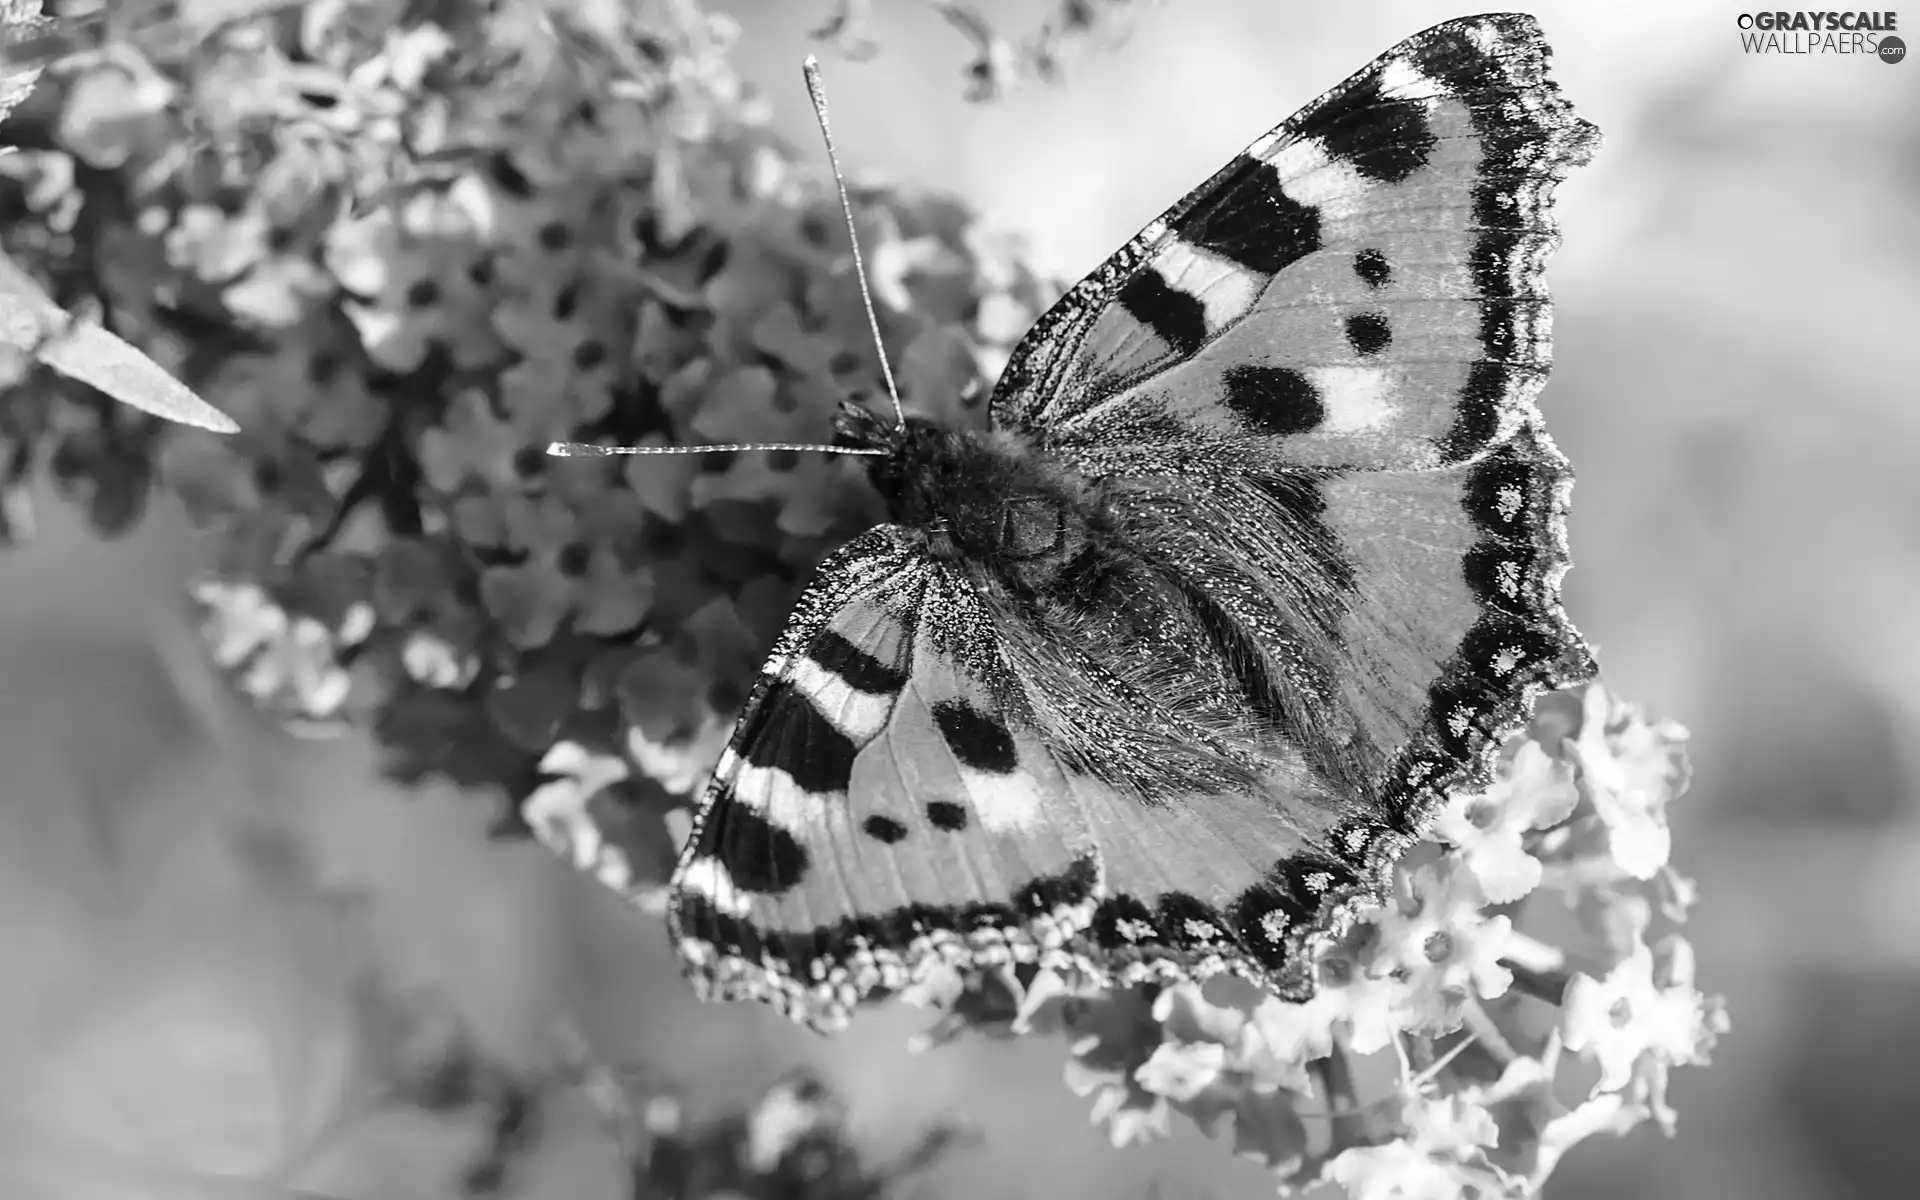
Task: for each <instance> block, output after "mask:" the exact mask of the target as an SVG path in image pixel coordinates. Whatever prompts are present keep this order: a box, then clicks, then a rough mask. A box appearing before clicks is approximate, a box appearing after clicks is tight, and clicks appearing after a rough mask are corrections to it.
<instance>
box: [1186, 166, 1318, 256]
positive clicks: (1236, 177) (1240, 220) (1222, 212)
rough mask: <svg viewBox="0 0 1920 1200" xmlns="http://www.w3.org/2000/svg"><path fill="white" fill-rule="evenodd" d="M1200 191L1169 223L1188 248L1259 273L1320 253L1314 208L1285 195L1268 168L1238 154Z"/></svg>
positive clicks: (1316, 213) (1315, 209)
mask: <svg viewBox="0 0 1920 1200" xmlns="http://www.w3.org/2000/svg"><path fill="white" fill-rule="evenodd" d="M1202 190H1203V191H1207V192H1208V195H1207V196H1206V198H1205V199H1204V200H1202V201H1200V202H1199V203H1198V204H1196V205H1194V206H1193V207H1192V208H1190V209H1188V210H1187V211H1186V212H1184V213H1182V214H1180V215H1179V216H1178V217H1176V218H1175V219H1174V221H1173V231H1174V232H1175V233H1176V234H1178V235H1179V236H1180V237H1181V238H1183V239H1185V240H1186V241H1188V242H1190V243H1191V244H1193V245H1195V246H1199V247H1200V248H1202V249H1204V250H1210V251H1212V252H1213V253H1215V254H1218V255H1220V256H1221V257H1223V258H1227V259H1230V260H1232V261H1233V262H1236V263H1239V264H1240V265H1241V266H1243V267H1247V268H1249V269H1251V270H1254V271H1259V272H1260V273H1262V274H1264V275H1273V274H1276V273H1277V272H1279V271H1280V270H1281V268H1283V267H1285V266H1286V265H1287V264H1289V263H1292V262H1295V261H1297V260H1299V259H1302V258H1305V257H1306V256H1307V255H1309V254H1312V253H1313V252H1314V251H1316V250H1318V249H1320V245H1321V242H1320V210H1319V209H1317V208H1315V207H1314V206H1312V205H1310V204H1302V203H1300V202H1299V201H1298V200H1295V199H1294V198H1293V197H1291V196H1289V195H1287V193H1286V190H1285V189H1284V188H1283V187H1282V186H1281V183H1280V172H1278V171H1277V170H1275V169H1274V168H1273V166H1272V164H1270V163H1263V162H1261V161H1259V160H1258V159H1253V158H1248V157H1247V156H1246V155H1244V154H1243V155H1240V156H1239V157H1238V158H1235V159H1234V160H1233V162H1231V163H1229V164H1227V166H1226V167H1225V169H1223V170H1222V171H1221V172H1220V173H1219V174H1218V175H1216V176H1214V178H1213V180H1212V181H1210V183H1209V184H1208V186H1207V188H1204V189H1202Z"/></svg>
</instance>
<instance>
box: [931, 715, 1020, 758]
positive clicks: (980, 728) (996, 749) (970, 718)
mask: <svg viewBox="0 0 1920 1200" xmlns="http://www.w3.org/2000/svg"><path fill="white" fill-rule="evenodd" d="M933 723H934V724H935V725H937V726H938V727H939V729H940V736H941V737H943V738H945V739H946V742H947V745H948V746H949V747H951V748H952V750H953V755H954V757H955V758H957V759H959V760H960V762H961V763H962V764H963V765H965V766H967V767H970V768H972V769H973V770H975V771H982V772H985V773H987V774H990V775H1011V774H1012V773H1013V769H1014V767H1015V766H1017V765H1018V763H1019V756H1018V754H1017V753H1016V752H1015V750H1014V745H1013V733H1012V731H1010V730H1009V729H1008V728H1007V727H1006V725H1005V724H1004V723H1002V722H1001V721H1000V720H999V718H997V717H995V716H993V715H992V714H990V713H984V712H981V711H980V710H979V709H977V708H975V707H973V706H972V705H971V704H967V703H965V702H963V701H959V700H940V701H936V702H935V703H934V705H933Z"/></svg>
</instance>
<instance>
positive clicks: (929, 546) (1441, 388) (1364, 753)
mask: <svg viewBox="0 0 1920 1200" xmlns="http://www.w3.org/2000/svg"><path fill="white" fill-rule="evenodd" d="M1548 57H1549V50H1548V48H1547V46H1546V45H1545V43H1544V42H1543V40H1542V39H1541V36H1540V32H1539V28H1538V26H1537V25H1536V24H1535V22H1534V20H1533V18H1532V17H1529V16H1523V15H1491V16H1480V17H1469V18H1464V19H1461V20H1455V21H1449V22H1446V23H1445V24H1442V25H1437V26H1435V27H1434V28H1432V29H1429V30H1427V31H1426V32H1424V33H1421V34H1419V35H1417V36H1415V37H1412V38H1409V39H1408V40H1407V41H1405V42H1402V43H1401V44H1400V45H1398V46H1396V47H1394V48H1393V49H1391V50H1389V51H1388V52H1387V53H1385V54H1384V55H1382V56H1381V57H1380V58H1379V59H1377V60H1376V61H1374V62H1373V63H1372V64H1371V65H1369V66H1368V67H1367V68H1366V69H1364V70H1362V71H1361V72H1360V73H1359V74H1357V75H1355V76H1353V77H1352V78H1351V79H1349V80H1347V81H1346V82H1345V83H1342V84H1341V85H1340V86H1338V87H1336V88H1334V89H1333V90H1332V91H1330V92H1328V93H1327V94H1326V95H1324V96H1322V97H1320V98H1319V99H1317V100H1315V101H1314V102H1313V103H1311V104H1309V105H1307V107H1306V108H1304V109H1302V110H1301V111H1300V112H1299V113H1298V114H1296V115H1295V116H1294V117H1293V118H1292V119H1291V120H1289V121H1287V122H1286V123H1285V124H1283V125H1281V126H1280V127H1279V128H1278V129H1276V130H1274V131H1273V132H1272V133H1269V134H1268V135H1266V136H1265V137H1263V138H1260V139H1259V140H1258V141H1256V142H1254V143H1253V145H1251V146H1249V147H1248V148H1247V149H1246V151H1245V152H1244V153H1242V154H1240V155H1239V156H1237V157H1236V158H1235V159H1234V160H1233V161H1232V162H1231V163H1229V164H1227V166H1226V167H1225V168H1224V169H1223V170H1221V171H1220V172H1219V173H1218V174H1216V175H1215V176H1214V177H1213V178H1212V179H1209V180H1208V181H1207V182H1206V183H1204V184H1202V185H1201V186H1200V187H1199V188H1198V189H1196V190H1195V191H1194V192H1193V193H1192V194H1190V195H1189V196H1187V197H1186V198H1185V199H1184V200H1181V201H1180V202H1179V203H1178V204H1176V205H1174V206H1173V207H1172V208H1171V209H1169V210H1168V211H1167V212H1166V213H1165V214H1164V215H1163V216H1161V217H1160V219H1158V220H1156V221H1154V222H1153V223H1152V224H1150V225H1148V226H1147V227H1146V229H1144V230H1142V231H1141V233H1140V234H1139V236H1137V237H1135V238H1134V239H1133V240H1132V241H1131V242H1129V243H1127V245H1126V246H1125V247H1123V248H1122V249H1121V250H1120V251H1119V253H1117V254H1115V255H1114V256H1113V257H1112V258H1110V259H1108V260H1107V261H1106V262H1105V263H1104V264H1102V265H1101V266H1100V268H1099V269H1098V270H1096V271H1095V272H1094V273H1093V274H1092V275H1090V276H1088V277H1087V278H1086V279H1085V280H1083V281H1082V282H1081V283H1080V284H1079V285H1078V286H1076V287H1074V288H1073V289H1072V290H1071V291H1070V292H1069V293H1068V294H1067V295H1066V296H1065V297H1064V298H1063V299H1062V300H1060V302H1059V303H1058V304H1056V305H1055V306H1054V307H1053V308H1052V310H1051V311H1049V312H1048V313H1047V314H1046V315H1045V316H1044V317H1042V318H1041V320H1040V321H1039V323H1038V324H1037V325H1036V326H1035V327H1034V328H1033V330H1032V331H1031V332H1029V333H1028V334H1027V336H1026V338H1025V340H1024V341H1023V342H1022V343H1021V345H1020V346H1019V348H1018V349H1017V350H1016V351H1015V353H1014V355H1013V357H1012V359H1011V361H1010V363H1009V364H1008V366H1007V368H1006V371H1005V373H1004V374H1003V376H1002V377H1001V379H1000V381H999V383H998V385H997V387H996V389H995V391H994V393H993V398H992V402H991V408H990V411H991V428H990V429H988V430H986V431H984V432H978V433H974V432H957V431H953V430H949V429H945V428H942V427H939V426H936V425H933V424H930V423H927V422H923V421H920V420H917V419H908V420H907V421H906V422H905V423H904V424H899V423H896V422H894V421H893V420H892V419H891V418H889V419H887V420H884V421H883V420H881V419H880V418H877V417H874V416H872V415H870V414H868V413H867V412H865V411H864V410H862V409H860V408H858V407H855V406H848V407H845V408H844V409H843V410H842V412H841V414H840V416H839V418H838V420H837V424H836V431H837V435H838V440H837V444H839V445H841V446H845V447H849V448H856V449H861V450H865V451H868V452H876V451H877V452H880V453H877V454H874V455H873V456H872V457H871V458H870V459H869V460H868V461H869V463H870V464H871V465H870V473H871V477H872V480H873V482H874V484H875V485H876V486H877V487H878V489H879V491H880V493H881V495H882V496H883V497H884V498H885V501H886V504H887V507H888V512H889V517H890V522H889V523H888V524H886V525H883V526H880V527H879V528H876V529H873V530H870V531H869V532H867V533H866V534H864V535H862V536H860V537H858V538H856V539H854V540H853V541H852V542H851V543H849V544H848V545H846V546H845V547H843V548H842V549H841V550H839V551H838V552H837V553H835V554H833V555H832V556H831V557H829V558H828V559H827V560H826V562H825V563H824V564H823V565H822V566H821V567H820V569H819V571H818V573H817V575H816V576H815V577H814V579H813V581H812V583H811V584H810V585H809V586H808V587H807V589H806V591H805V593H804V595H803V596H802V598H801V599H800V601H799V603H798V605H797V606H796V608H795V609H794V612H793V615H792V617H791V619H790V621H789V623H788V625H787V627H786V631H785V632H784V633H783V634H782V636H781V637H780V639H779V641H778V643H777V645H776V646H775V648H774V650H773V653H772V655H771V657H769V658H768V659H767V662H766V665H765V667H764V668H763V671H762V674H761V677H760V680H759V682H758V684H757V685H756V687H755V688H754V690H753V693H752V695H751V697H750V698H749V699H748V701H747V704H746V708H745V712H744V714H743V715H742V716H741V718H740V721H739V724H738V725H737V726H736V728H735V730H734V732H733V736H732V739H731V742H730V744H729V745H728V746H727V749H726V751H725V753H724V754H723V755H722V756H721V758H720V760H719V763H718V766H717V767H716V769H715V771H714V774H713V778H712V782H711V784H710V786H709V788H708V790H707V792H706V795H705V797H704V800H703V802H702V803H701V805H700V808H699V812H698V815H697V817H696V818H695V821H694V826H693V832H692V836H691V837H690V839H689V840H688V842H687V844H686V847H685V850H684V852H683V853H682V856H681V859H680V862H679V867H678V870H677V872H676V873H675V876H674V881H673V895H672V899H671V902H670V905H669V911H668V920H669V924H670V927H671V930H672V935H673V940H674V943H675V945H676V947H677V948H678V950H679V953H680V955H681V958H682V959H683V961H684V964H685V966H686V969H687V971H688V973H689V975H690V976H691V978H692V979H693V981H694V983H695V985H696V986H697V988H698V989H699V991H700V992H701V993H702V994H703V995H705V996H708V997H712V998H718V999H730V1000H731V999H756V1000H765V1001H770V1002H772V1003H775V1004H777V1005H778V1006H780V1007H781V1008H782V1009H783V1010H784V1011H785V1012H787V1013H788V1014H789V1015H790V1016H792V1017H794V1018H796V1019H799V1020H804V1021H806V1022H808V1023H810V1024H813V1025H814V1026H816V1027H818V1028H823V1029H831V1028H836V1027H839V1026H840V1025H843V1024H844V1023H845V1021H846V1019H847V1017H848V1015H849V1014H850V1012H851V1011H852V1010H853V1008H854V1007H855V1006H856V1005H858V1004H860V1003H861V1002H863V1001H866V1000H868V999H870V998H873V997H876V996H879V995H883V994H885V993H888V992H891V991H897V990H898V989H900V988H901V987H903V986H904V985H906V984H907V983H909V982H910V981H912V980H913V979H914V978H915V977H916V975H917V974H918V973H921V972H923V971H924V970H926V969H928V968H929V967H931V966H933V965H936V964H941V963H944V964H948V965H951V966H956V967H959V968H962V969H965V968H969V967H977V966H987V965H992V964H1001V963H1006V962H1009V961H1016V962H1017V961H1026V962H1036V961H1037V962H1043V963H1051V964H1056V965H1060V966H1064V967H1069V968H1072V969H1076V970H1078V971H1081V972H1084V973H1086V974H1089V975H1091V976H1093V977H1095V978H1100V979H1105V980H1108V981H1111V982H1115V983H1124V982H1129V981H1138V980H1149V979H1155V980H1173V979H1188V978H1198V977H1202V976H1206V975H1209V974H1213V973H1216V972H1221V971H1230V972H1233V973H1236V974H1240V975H1243V976H1246V977H1248V978H1251V979H1253V980H1255V981H1257V982H1259V983H1261V984H1263V985H1265V986H1267V987H1269V988H1271V989H1273V990H1274V991H1276V992H1277V993H1279V994H1280V995H1282V996H1286V997H1289V998H1294V999H1303V998H1305V997H1307V996H1309V995H1311V994H1312V991H1313V985H1314V978H1313V972H1312V958H1313V952H1314V949H1315V946H1316V945H1317V944H1318V943H1319V942H1320V941H1321V940H1323V939H1324V938H1326V937H1328V936H1330V935H1331V934H1332V933H1333V932H1335V931H1337V930H1338V929H1339V928H1340V927H1342V925H1343V924H1344V922H1345V921H1346V919H1347V917H1348V916H1349V914H1350V913H1351V912H1352V911H1353V909H1354V907H1355V906H1356V905H1357V904H1358V903H1360V902H1363V901H1365V900H1369V899H1373V898H1377V896H1378V895H1379V894H1380V890H1381V888H1382V887H1383V885H1384V883H1385V881H1386V878H1387V876H1388V874H1389V872H1390V868H1391V866H1392V863H1393V862H1394V860H1395V859H1396V858H1397V857H1398V856H1399V854H1400V853H1401V851H1402V850H1403V849H1404V848H1405V847H1407V846H1408V845H1409V844H1410V843H1411V842H1412V841H1414V840H1415V839H1416V838H1418V837H1419V836H1420V835H1421V834H1422V833H1423V831H1424V830H1425V829H1426V827H1427V824H1428V820H1429V818H1430V816H1431V815H1432V813H1433V811H1434V810H1435V808H1436V806H1437V805H1438V804H1439V803H1440V801H1441V799H1442V797H1443V795H1444V794H1445V793H1446V792H1447V791H1448V790H1449V789H1452V788H1455V787H1459V786H1470V785H1472V784H1473V783H1475V782H1477V781H1483V780H1484V779H1485V777H1486V769H1487V765H1488V760H1489V758H1490V756H1491V755H1492V753H1493V752H1494V750H1495V749H1496V747H1497V746H1498V745H1499V743H1500V741H1501V740H1502V738H1503V737H1504V735H1506V734H1507V733H1508V732H1510V731H1512V730H1513V729H1514V728H1516V727H1517V726H1518V725H1519V724H1521V723H1522V722H1524V721H1525V720H1526V718H1527V716H1528V714H1529V712H1530V711H1531V707H1532V703H1533V698H1534V697H1535V695H1536V694H1538V693H1539V692H1541V691H1542V690H1544V689H1547V688H1553V687H1559V686H1563V685H1566V684H1568V683H1571V682H1574V681H1577V680H1580V679H1582V678H1585V677H1586V676H1588V675H1590V674H1591V673H1592V670H1593V664H1592V660H1591V658H1590V656H1589V653H1588V650H1587V648H1586V646H1585V645H1584V643H1583V642H1582V640H1581V638H1580V636H1579V634H1578V633H1577V632H1576V631H1575V630H1574V628H1573V626H1572V625H1571V624H1570V623H1569V622H1568V619H1567V617H1566V615H1565V613H1564V612H1563V611H1562V609H1561V605H1560V599H1559V583H1560V578H1561V576H1562V574H1563V573H1564V572H1565V571H1566V569H1567V566H1568V558H1567V550H1566V542H1565V530H1564V516H1565V510H1566V505H1567V499H1568V492H1569V489H1570V487H1571V483H1572V475H1571V471H1570V469H1569V467H1568V465H1567V463H1566V460H1565V459H1564V458H1562V457H1561V455H1560V454H1559V452H1558V451H1557V450H1555V448H1554V445H1553V442H1552V441H1551V440H1550V439H1549V438H1548V436H1547V434H1546V432H1545V430H1544V429H1542V427H1541V418H1540V414H1539V411H1538V410H1537V409H1536V408H1535V406H1534V398H1535V396H1536V395H1537V394H1538V393H1539V391H1540V388H1541V386H1542V384H1544V383H1545V381H1546V377H1547V366H1548V358H1549V333H1550V331H1549V323H1550V322H1549V310H1548V302H1547V289H1546V286H1545V284H1544V282H1543V278H1542V276H1543V269H1544V266H1545V263H1546V259H1547V256H1548V254H1549V253H1550V252H1551V251H1552V249H1553V247H1554V245H1555V244H1556V241H1557V234H1556V232H1555V227H1554V222H1553V218H1552V213H1551V193H1552V190H1553V188H1554V186H1555V184H1556V182H1557V181H1558V180H1560V179H1561V178H1562V177H1564V176H1565V175H1566V174H1567V172H1568V171H1569V170H1570V169H1571V168H1573V167H1575V166H1577V165H1579V164H1581V163H1583V162H1585V161H1586V160H1587V158H1588V156H1589V154H1590V153H1591V152H1592V150H1593V148H1594V146H1595V144H1596V143H1597V140H1598V133H1597V131H1596V130H1595V129H1594V127H1593V126H1592V125H1590V124H1588V123H1587V122H1586V121H1584V120H1582V119H1580V118H1579V117H1578V116H1577V115H1575V113H1574V112H1573V110H1572V108H1571V107H1570V106H1569V105H1568V104H1567V103H1566V102H1565V101H1563V100H1562V99H1561V97H1560V95H1559V92H1558V90H1557V89H1556V87H1555V86H1554V84H1553V82H1552V81H1551V80H1550V79H1549V78H1548V75H1547V60H1548Z"/></svg>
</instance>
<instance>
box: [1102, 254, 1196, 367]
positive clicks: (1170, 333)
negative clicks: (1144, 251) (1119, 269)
mask: <svg viewBox="0 0 1920 1200" xmlns="http://www.w3.org/2000/svg"><path fill="white" fill-rule="evenodd" d="M1120 307H1121V308H1124V309H1126V310H1127V313H1128V315H1130V316H1132V317H1133V319H1134V320H1136V321H1138V322H1140V323H1141V324H1142V325H1145V326H1146V327H1147V328H1148V329H1151V330H1153V332H1154V333H1156V334H1158V335H1159V336H1160V340H1162V341H1164V342H1165V343H1167V345H1169V346H1172V347H1173V349H1174V352H1175V353H1176V354H1179V355H1181V356H1183V357H1184V356H1187V355H1191V354H1193V353H1195V352H1196V351H1198V350H1199V349H1200V347H1201V346H1203V345H1205V344H1206V341H1207V308H1206V305H1204V304H1202V303H1201V302H1200V298H1199V297H1198V296H1195V295H1194V294H1193V293H1192V292H1183V291H1181V290H1180V289H1178V288H1176V287H1173V286H1171V285H1169V284H1168V283H1167V278H1166V276H1164V275H1162V274H1161V273H1160V272H1158V271H1156V270H1154V269H1153V268H1152V267H1147V268H1145V269H1143V270H1142V271H1140V273H1139V274H1137V275H1135V276H1134V277H1133V278H1132V279H1129V280H1128V281H1127V285H1126V286H1125V287H1123V288H1121V289H1120Z"/></svg>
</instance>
